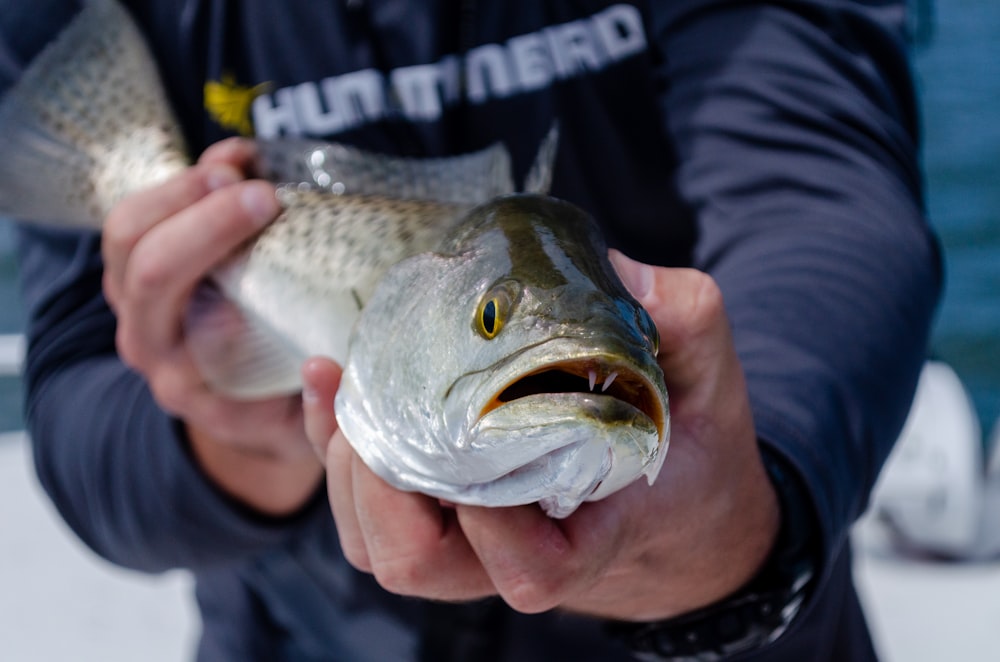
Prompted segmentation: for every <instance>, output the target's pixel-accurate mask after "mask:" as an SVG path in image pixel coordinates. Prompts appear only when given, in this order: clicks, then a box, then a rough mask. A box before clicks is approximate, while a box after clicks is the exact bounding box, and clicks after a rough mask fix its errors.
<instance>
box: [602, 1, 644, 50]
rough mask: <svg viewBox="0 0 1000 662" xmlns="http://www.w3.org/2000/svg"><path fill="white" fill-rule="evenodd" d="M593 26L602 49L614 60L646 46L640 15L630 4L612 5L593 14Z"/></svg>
mask: <svg viewBox="0 0 1000 662" xmlns="http://www.w3.org/2000/svg"><path fill="white" fill-rule="evenodd" d="M593 20H594V28H595V29H596V31H597V34H598V35H600V38H601V43H602V44H603V45H604V50H605V51H607V53H608V55H609V56H610V58H611V59H612V60H614V61H618V60H624V59H625V58H627V57H629V56H631V55H635V54H636V53H640V52H642V51H643V50H645V48H646V33H645V31H644V30H643V29H642V15H641V14H640V13H639V10H638V9H636V8H635V7H633V6H632V5H614V6H613V7H608V8H607V9H605V10H604V11H602V12H601V13H600V14H597V15H595V16H594V19H593Z"/></svg>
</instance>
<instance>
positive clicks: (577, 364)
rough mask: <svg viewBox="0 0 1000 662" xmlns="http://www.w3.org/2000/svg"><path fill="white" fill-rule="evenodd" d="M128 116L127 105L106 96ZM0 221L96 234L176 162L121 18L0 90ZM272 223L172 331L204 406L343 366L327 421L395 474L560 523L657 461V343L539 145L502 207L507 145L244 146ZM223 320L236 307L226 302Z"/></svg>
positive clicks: (152, 72)
mask: <svg viewBox="0 0 1000 662" xmlns="http://www.w3.org/2000/svg"><path fill="white" fill-rule="evenodd" d="M126 103H127V105H128V107H127V109H126V110H123V109H122V106H123V104H126ZM0 135H2V136H3V142H4V148H3V159H2V163H0V214H4V215H8V216H11V217H15V218H18V219H21V220H26V221H37V222H49V223H61V224H63V225H76V226H81V227H87V228H94V229H99V228H100V226H101V224H102V222H103V219H104V218H105V217H106V215H107V213H108V211H109V210H110V209H111V208H112V207H113V206H114V204H116V203H117V202H118V201H119V200H120V199H122V198H123V197H124V196H127V195H129V194H131V193H132V192H135V191H138V190H141V189H143V188H146V187H149V186H151V185H154V184H156V183H158V182H161V181H163V180H164V179H166V178H168V177H170V176H172V175H174V174H176V173H178V172H180V171H181V170H182V169H183V168H185V167H187V165H188V163H189V158H188V156H187V154H186V151H185V148H184V145H183V140H182V138H181V135H180V131H179V129H178V128H177V123H176V121H175V119H174V118H173V116H172V114H171V112H170V110H169V108H168V105H167V102H166V97H165V95H164V93H163V90H162V88H161V86H160V83H159V81H158V77H157V73H156V68H155V65H154V64H153V62H152V58H151V56H150V55H149V53H148V51H147V49H146V46H145V44H144V42H143V40H142V37H141V35H140V34H139V32H138V30H137V28H136V27H135V26H134V25H133V24H132V22H131V20H130V18H129V17H128V15H127V13H126V12H125V11H124V10H122V9H121V8H120V7H119V6H118V5H117V4H116V3H114V2H112V1H111V0H92V1H91V2H89V3H88V4H87V5H86V6H85V8H84V9H83V10H82V11H81V13H80V14H78V16H77V17H76V18H75V19H74V20H73V21H72V23H71V24H70V26H69V27H68V28H67V29H66V30H65V31H64V32H63V34H62V35H60V36H59V37H58V38H57V39H56V40H55V41H54V42H53V43H52V44H51V45H50V46H49V47H48V48H47V49H46V50H45V51H44V52H43V53H42V54H41V55H40V56H39V57H38V58H37V59H36V60H35V61H34V62H33V63H32V65H31V66H30V67H29V69H28V71H27V72H26V73H25V75H24V77H23V78H22V79H21V81H19V83H18V84H17V85H16V86H15V87H14V88H13V89H12V90H11V91H10V92H9V93H8V94H7V95H6V96H5V97H4V98H3V99H2V100H0ZM259 146H260V152H261V162H260V170H261V172H262V173H263V174H265V175H266V176H267V177H269V178H270V179H272V180H273V181H278V182H292V183H291V184H290V185H284V186H282V187H281V188H280V189H279V197H280V199H281V201H282V203H283V207H284V209H283V212H282V214H281V216H280V217H279V218H278V220H276V221H275V222H274V223H273V224H272V225H271V226H269V227H268V228H267V229H265V230H264V231H263V232H262V233H261V234H260V235H259V236H258V237H256V238H255V239H254V240H252V241H251V242H249V243H248V244H247V245H246V246H244V247H243V248H242V249H241V250H239V251H237V252H236V253H235V254H234V255H233V256H232V257H231V258H230V259H229V260H227V261H226V263H225V264H223V265H221V266H220V267H219V268H218V269H216V270H215V271H214V272H213V273H212V274H211V277H210V279H209V281H208V282H207V283H206V286H205V287H203V288H201V289H200V290H199V292H198V293H197V295H196V297H195V301H194V302H193V304H192V306H191V311H190V313H189V315H188V323H187V328H186V331H187V333H188V335H189V344H190V345H191V347H192V351H193V352H194V354H195V359H196V362H197V364H198V366H199V369H200V370H202V372H203V375H204V376H205V378H206V380H207V381H209V383H210V384H212V386H213V387H214V388H215V389H217V390H218V391H219V392H221V393H226V394H228V395H231V396H233V397H240V398H256V397H263V396H267V395H274V394H277V393H287V392H294V391H295V390H297V389H298V388H299V387H300V381H299V380H300V377H299V368H300V366H301V363H302V361H303V360H304V359H305V358H306V357H308V356H311V355H325V356H329V357H331V358H333V359H335V360H337V361H338V362H340V363H341V364H342V365H343V366H344V378H343V380H342V383H341V388H340V390H339V392H338V394H337V399H336V413H337V420H338V422H339V424H340V426H341V428H342V429H343V430H344V433H345V435H346V436H347V438H348V440H349V441H350V443H351V444H352V445H353V446H354V448H355V449H356V450H357V452H358V453H359V455H360V456H361V457H362V458H363V459H364V461H365V462H366V463H367V464H368V465H369V466H370V467H371V468H372V469H373V470H374V471H375V472H376V473H378V474H379V475H380V476H382V477H383V478H384V479H386V480H387V481H388V482H390V483H391V484H393V485H395V486H397V487H399V488H401V489H407V490H416V491H421V492H424V493H427V494H430V495H433V496H437V497H440V498H443V499H447V500H451V501H455V502H460V503H469V504H480V505H489V506H507V505H519V504H525V503H534V502H538V503H540V504H541V506H542V507H543V508H544V509H545V511H546V512H547V513H548V514H550V515H552V516H554V517H565V516H567V515H569V514H570V513H572V512H573V511H574V510H575V509H576V508H577V507H578V506H579V505H580V503H582V502H583V501H585V500H592V499H598V498H602V497H604V496H606V495H608V494H610V493H612V492H614V491H616V490H618V489H620V488H621V487H623V486H625V485H627V484H629V483H631V482H633V481H634V480H635V479H637V478H638V477H640V476H642V475H645V476H646V477H647V479H648V480H649V481H650V482H652V481H653V479H654V478H655V477H656V475H657V473H658V471H659V468H660V466H661V464H662V462H663V458H664V456H665V453H666V448H667V438H668V430H669V413H668V409H667V396H666V391H665V389H664V386H663V377H662V373H661V372H660V369H659V367H658V366H657V363H656V359H655V355H656V351H657V347H656V330H655V328H654V326H653V324H652V322H651V321H650V319H649V317H648V315H647V314H646V312H645V311H644V310H643V309H642V308H641V307H640V306H639V305H638V303H637V302H636V301H635V300H634V299H633V298H632V297H631V296H630V295H629V294H628V292H627V291H626V290H625V288H624V287H623V286H622V284H621V282H620V281H619V279H618V278H617V276H616V275H615V273H614V270H613V269H612V268H611V266H610V263H609V262H608V260H607V258H606V248H605V246H604V243H603V240H602V238H601V236H600V233H599V231H598V229H597V227H596V224H595V223H594V222H593V220H592V219H590V218H589V217H588V216H587V215H586V214H585V213H584V212H582V211H581V210H579V209H577V208H576V207H574V206H572V205H570V204H568V203H566V202H562V201H558V200H555V199H553V198H549V197H546V196H544V195H542V193H544V192H545V191H546V190H547V188H548V181H549V177H550V174H551V162H552V157H553V153H554V150H555V136H554V133H553V134H550V136H549V138H547V139H546V140H545V141H544V142H543V145H542V148H541V149H540V153H539V157H538V159H537V160H536V164H535V167H534V168H533V169H532V173H531V174H529V177H528V183H527V184H526V186H525V189H526V190H527V191H530V192H532V193H527V194H512V192H513V189H514V187H513V184H512V178H511V175H510V163H509V157H508V155H507V152H506V150H505V149H504V148H503V147H502V146H499V145H498V146H493V147H491V148H488V149H485V150H483V151H480V152H476V153H473V154H468V155H463V156H458V157H451V158H445V159H400V158H394V157H388V156H381V155H374V154H369V153H366V152H363V151H361V150H357V149H354V148H350V147H346V146H342V145H334V144H330V143H321V142H317V141H304V140H274V141H269V142H263V141H262V142H261V143H260V144H259ZM234 305H235V309H237V310H238V311H239V313H240V314H239V315H233V314H232V311H233V310H234V308H233V306H234Z"/></svg>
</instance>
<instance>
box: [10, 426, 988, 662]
mask: <svg viewBox="0 0 1000 662" xmlns="http://www.w3.org/2000/svg"><path fill="white" fill-rule="evenodd" d="M0 530H2V531H3V536H2V538H0V660H4V661H6V662H62V661H64V660H82V661H90V660H94V661H98V660H99V661H101V662H119V661H121V662H134V661H135V660H144V661H145V662H159V661H163V662H181V661H183V660H188V659H190V658H191V653H192V650H193V646H194V642H195V640H196V638H197V634H198V627H199V624H198V618H197V615H196V613H195V608H194V603H193V600H192V598H191V597H190V588H191V582H190V578H189V577H188V576H186V575H185V574H184V573H181V572H177V573H170V574H167V575H166V576H162V577H148V576H145V575H141V574H137V573H133V572H128V571H125V570H121V569H119V568H116V567H113V566H111V565H110V564H108V563H106V562H104V561H103V560H101V559H99V558H98V557H96V556H95V555H94V554H93V553H92V552H90V550H88V549H86V548H85V547H83V545H82V544H81V543H80V542H79V541H77V539H76V538H75V537H73V535H72V534H71V533H70V532H69V531H68V529H67V528H66V526H65V525H64V524H63V523H62V521H61V520H59V519H58V517H57V516H56V514H55V513H54V511H53V509H52V507H51V505H50V504H49V502H48V500H47V499H46V498H45V497H44V496H43V494H42V492H41V489H40V488H39V487H38V485H37V481H36V479H35V477H34V474H33V472H32V471H31V469H30V457H29V449H28V445H27V443H26V441H25V440H24V438H23V436H22V435H19V434H13V435H7V436H0ZM855 547H856V549H857V551H858V561H857V565H856V574H857V577H858V580H859V584H860V587H861V591H862V599H863V602H864V604H865V605H866V608H867V610H868V613H869V620H870V622H871V624H872V627H873V630H874V634H875V636H876V640H877V646H878V648H879V650H880V652H881V654H882V657H883V659H884V660H886V661H888V662H925V661H926V662H931V661H933V662H939V661H940V660H949V659H950V660H961V661H962V662H975V661H978V660H983V661H987V660H996V659H1000V627H998V624H1000V562H989V563H946V562H939V561H934V560H929V559H918V558H906V557H902V556H900V555H899V554H897V553H896V552H894V551H893V549H892V547H891V546H890V545H889V544H888V543H887V541H886V540H885V537H884V531H883V530H882V528H881V526H880V525H879V524H877V523H875V522H874V521H870V520H869V521H866V522H863V523H862V524H861V525H860V526H859V529H858V530H857V532H856V534H855Z"/></svg>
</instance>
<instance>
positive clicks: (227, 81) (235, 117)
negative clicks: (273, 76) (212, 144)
mask: <svg viewBox="0 0 1000 662" xmlns="http://www.w3.org/2000/svg"><path fill="white" fill-rule="evenodd" d="M270 87H271V84H270V83H261V84H260V85H255V86H253V87H247V86H245V85H238V84H237V83H236V81H235V79H234V78H233V76H232V75H231V74H225V75H223V76H222V80H221V81H211V80H210V81H208V82H207V83H205V110H207V111H208V114H209V115H211V117H212V119H214V120H215V121H216V122H218V123H219V125H220V126H221V127H223V128H225V129H232V130H233V131H236V132H238V133H239V134H240V135H243V136H252V135H253V134H254V129H253V121H252V120H251V119H250V107H251V106H252V105H253V100H254V99H256V98H257V97H259V96H260V95H261V94H264V93H265V92H267V91H268V90H269V89H270Z"/></svg>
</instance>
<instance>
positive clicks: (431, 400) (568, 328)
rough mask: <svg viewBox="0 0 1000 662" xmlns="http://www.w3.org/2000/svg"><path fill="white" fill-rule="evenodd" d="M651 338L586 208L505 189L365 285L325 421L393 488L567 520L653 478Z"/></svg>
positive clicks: (662, 442)
mask: <svg viewBox="0 0 1000 662" xmlns="http://www.w3.org/2000/svg"><path fill="white" fill-rule="evenodd" d="M390 320H394V321H390ZM387 325H395V326H396V327H397V328H395V329H387V328H386V326H387ZM657 342H658V341H657V336H656V328H655V326H654V325H653V323H652V321H651V319H650V318H649V315H648V314H647V313H646V311H645V310H643V309H642V307H641V306H640V305H639V304H638V303H637V302H636V301H635V300H634V299H633V298H632V297H631V295H629V293H628V291H627V290H626V289H625V288H624V286H623V285H622V284H621V282H620V280H619V279H618V277H617V275H616V274H615V272H614V270H613V268H612V267H611V265H610V263H609V262H608V260H607V250H606V247H605V245H604V243H603V240H602V239H601V236H600V233H599V231H598V230H597V227H596V224H595V223H594V221H593V220H592V219H591V218H590V217H589V216H587V215H586V214H585V213H584V212H582V211H581V210H579V209H578V208H576V207H574V206H573V205H570V204H569V203H566V202H562V201H559V200H555V199H553V198H548V197H544V196H538V195H516V196H506V197H502V198H498V199H496V200H494V201H491V202H489V203H486V204H484V205H481V206H480V207H478V208H476V209H475V210H474V211H472V212H471V213H470V214H469V216H468V217H467V218H466V220H465V221H464V222H463V223H461V224H459V226H458V228H457V229H456V231H455V232H453V233H452V234H451V236H449V237H448V239H447V240H446V241H445V242H443V244H442V246H441V250H440V251H437V252H435V253H425V254H421V255H418V256H415V257H413V258H410V259H408V260H404V261H403V262H401V263H400V264H398V265H396V266H395V267H393V269H391V270H390V271H389V273H387V275H386V277H385V278H384V279H383V280H382V281H381V282H380V283H379V286H378V287H377V288H376V292H375V293H374V295H373V297H372V299H371V301H369V303H368V304H367V306H366V308H365V310H364V311H363V312H362V316H361V319H360V320H359V323H358V325H357V327H356V329H355V335H354V336H353V338H352V346H351V349H350V354H349V360H348V365H347V366H346V368H345V377H344V381H343V382H342V385H341V391H340V393H338V397H337V403H336V407H337V416H338V420H340V422H341V427H342V428H343V430H344V432H345V435H346V436H347V438H348V440H349V441H350V442H351V443H352V445H353V446H354V447H355V448H356V449H357V450H358V452H359V454H360V455H361V456H362V458H363V459H364V460H365V461H366V462H367V463H368V464H369V466H371V467H372V468H373V469H374V470H375V471H376V473H378V474H379V475H381V476H382V477H383V478H385V479H386V480H388V481H389V482H390V483H392V484H394V485H396V486H397V487H401V488H404V489H413V490H417V491H423V492H426V493H428V494H432V495H434V496H438V497H440V498H444V499H448V500H452V501H455V502H459V503H471V504H479V505H491V506H504V505H518V504H524V503H533V502H540V503H541V504H542V506H543V508H545V510H546V512H548V513H549V514H550V515H553V516H560V517H561V516H566V515H568V514H569V513H571V512H572V511H573V510H575V508H576V507H577V506H579V504H580V503H581V502H582V501H584V500H587V499H596V498H601V497H603V496H606V495H607V494H610V493H612V492H614V491H616V490H617V489H620V488H621V487H624V486H625V485H627V484H629V483H631V482H632V481H634V480H635V479H636V478H638V477H639V476H641V475H646V476H647V478H648V479H649V480H650V482H651V481H652V479H653V478H655V476H656V473H657V471H658V470H659V467H660V465H661V463H662V460H663V456H664V454H665V451H666V446H667V438H668V430H669V413H668V408H667V395H666V390H665V387H664V386H663V375H662V372H661V371H660V368H659V366H658V365H657V362H656V352H657Z"/></svg>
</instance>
